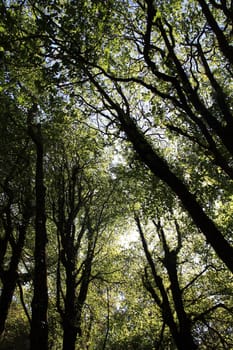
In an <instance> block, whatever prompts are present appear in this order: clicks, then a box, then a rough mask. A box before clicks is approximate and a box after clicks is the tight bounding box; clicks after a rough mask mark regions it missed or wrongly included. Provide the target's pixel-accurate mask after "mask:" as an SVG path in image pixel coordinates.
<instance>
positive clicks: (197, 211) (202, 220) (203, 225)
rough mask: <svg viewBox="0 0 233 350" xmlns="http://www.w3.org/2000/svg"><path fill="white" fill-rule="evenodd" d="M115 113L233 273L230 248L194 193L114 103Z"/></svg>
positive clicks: (137, 150) (231, 250)
mask: <svg viewBox="0 0 233 350" xmlns="http://www.w3.org/2000/svg"><path fill="white" fill-rule="evenodd" d="M115 108H116V109H117V112H118V117H119V120H120V122H121V125H122V129H123V130H124V131H125V133H126V135H127V137H128V139H129V140H130V141H131V143H132V144H133V147H134V149H135V151H136V152H137V153H138V155H139V156H140V158H141V160H142V162H143V163H144V164H146V165H147V166H148V168H149V169H150V170H151V171H152V173H153V174H154V175H155V176H157V177H159V178H160V179H161V180H162V181H164V182H165V183H166V184H167V185H168V186H169V187H170V188H171V189H172V190H173V192H174V193H175V194H176V195H177V196H178V198H179V199H180V200H181V202H182V204H183V206H184V208H185V209H186V210H187V211H188V212H189V214H190V216H191V217H192V219H193V221H194V223H195V224H196V226H197V227H198V228H200V230H201V231H202V232H203V234H204V235H205V237H206V240H207V242H208V243H209V244H210V245H211V246H212V247H213V249H214V250H215V252H216V253H217V255H218V256H219V258H220V259H221V260H222V261H223V262H224V263H225V264H226V266H227V267H228V268H229V270H230V271H231V272H232V273H233V248H232V247H231V245H230V244H229V243H228V242H227V240H226V239H225V238H224V236H223V235H222V233H221V232H220V231H219V230H218V228H217V227H216V225H215V224H214V222H213V221H212V220H211V219H210V218H209V217H208V216H207V214H206V213H205V212H204V210H203V209H202V207H201V205H200V204H199V203H198V202H197V200H196V198H195V196H194V195H193V194H192V193H191V192H189V190H188V188H187V187H186V185H185V184H184V182H182V180H180V179H179V178H178V177H177V176H176V175H175V174H174V173H173V172H172V171H171V170H170V169H169V166H168V164H167V163H166V162H165V160H164V159H162V158H161V157H160V156H159V155H157V154H156V152H155V150H154V149H153V147H152V145H151V144H150V143H149V142H148V141H147V139H146V138H145V136H144V135H143V133H142V132H141V131H140V130H139V129H138V128H137V126H136V124H135V123H134V122H133V120H131V118H130V117H129V116H128V115H126V114H125V113H124V112H123V111H122V110H121V109H120V107H118V106H115Z"/></svg>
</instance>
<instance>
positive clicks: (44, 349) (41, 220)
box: [28, 105, 48, 350]
mask: <svg viewBox="0 0 233 350" xmlns="http://www.w3.org/2000/svg"><path fill="white" fill-rule="evenodd" d="M36 112H37V106H36V105H34V106H33V108H32V110H31V111H30V114H29V120H28V132H29V135H30V137H31V139H32V140H33V142H34V144H35V147H36V181H35V190H36V217H35V248H34V260H35V266H34V278H33V283H34V294H33V299H32V322H31V334H30V341H31V345H30V348H31V350H48V321H47V309H48V288H47V262H46V244H47V232H46V213H45V195H46V189H45V185H44V168H43V157H44V148H43V139H42V133H41V128H40V125H39V124H38V125H33V124H32V122H33V120H32V118H33V117H34V114H36Z"/></svg>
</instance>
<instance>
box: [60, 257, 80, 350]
mask: <svg viewBox="0 0 233 350" xmlns="http://www.w3.org/2000/svg"><path fill="white" fill-rule="evenodd" d="M71 258H72V257H71ZM65 267H66V295H65V308H64V313H63V316H62V318H63V319H62V324H63V350H75V343H76V339H77V335H78V334H79V333H80V331H79V328H78V326H77V318H76V316H77V315H76V307H75V302H76V278H75V277H76V274H75V272H76V269H75V266H74V264H72V263H71V262H69V261H68V262H66V266H65Z"/></svg>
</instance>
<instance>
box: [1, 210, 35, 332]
mask: <svg viewBox="0 0 233 350" xmlns="http://www.w3.org/2000/svg"><path fill="white" fill-rule="evenodd" d="M24 214H26V215H24V218H23V221H24V222H23V223H22V224H21V226H20V227H19V228H18V230H19V237H18V240H17V242H12V244H11V245H12V257H11V262H10V266H9V269H8V270H7V271H3V272H2V274H3V276H2V284H3V285H2V291H1V297H0V336H1V334H2V333H3V332H4V329H5V323H6V319H7V316H8V312H9V308H10V305H11V301H12V298H13V294H14V291H15V287H16V284H17V279H18V272H17V269H18V265H19V261H20V257H21V253H22V250H23V247H24V242H25V237H26V231H27V225H28V219H29V217H27V209H26V210H25V213H24ZM8 218H9V219H10V212H9V213H8ZM8 225H9V226H8V227H6V229H8V230H9V231H10V232H11V231H12V230H13V228H12V226H11V220H10V221H8ZM10 235H11V234H9V239H10ZM11 239H12V238H11Z"/></svg>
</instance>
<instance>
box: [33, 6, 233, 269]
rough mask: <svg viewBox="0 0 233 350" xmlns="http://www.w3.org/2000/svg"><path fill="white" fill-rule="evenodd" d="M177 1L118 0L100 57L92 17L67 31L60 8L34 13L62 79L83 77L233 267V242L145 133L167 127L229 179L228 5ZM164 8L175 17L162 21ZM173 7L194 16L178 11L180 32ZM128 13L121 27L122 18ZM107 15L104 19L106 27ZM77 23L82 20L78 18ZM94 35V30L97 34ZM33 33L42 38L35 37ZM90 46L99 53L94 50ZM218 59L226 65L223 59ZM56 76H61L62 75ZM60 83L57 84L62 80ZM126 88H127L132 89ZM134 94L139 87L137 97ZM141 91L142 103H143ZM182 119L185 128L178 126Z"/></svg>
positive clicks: (114, 122)
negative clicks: (50, 13)
mask: <svg viewBox="0 0 233 350" xmlns="http://www.w3.org/2000/svg"><path fill="white" fill-rule="evenodd" d="M89 5H90V4H89V3H88V2H87V3H85V4H84V3H83V4H82V6H83V8H85V6H89ZM175 5H176V6H174V9H173V10H171V6H172V5H171V4H170V3H169V2H168V3H166V4H164V5H161V9H160V8H159V4H156V3H155V2H152V1H143V2H137V1H135V2H132V3H130V4H128V8H129V11H130V16H128V12H127V11H126V12H125V11H123V10H122V9H121V7H120V3H117V2H116V6H115V7H114V10H115V11H116V12H115V18H116V19H115V22H114V23H115V26H116V28H118V29H119V31H120V34H119V35H118V33H117V32H116V30H115V28H114V29H113V28H112V26H110V27H109V36H108V37H106V36H105V35H103V36H102V38H101V40H98V44H99V47H103V48H104V47H107V51H108V54H106V50H102V54H101V53H100V56H99V59H97V57H96V56H93V55H89V51H88V47H92V43H93V42H92V39H93V37H91V32H92V33H93V31H92V29H93V28H96V29H97V28H99V27H98V23H99V22H98V20H97V21H93V22H91V26H90V28H91V31H90V32H88V29H87V27H85V24H84V23H83V24H82V22H80V23H81V24H80V27H77V32H75V33H73V32H72V31H70V27H69V28H67V27H66V26H65V25H64V21H63V20H64V17H63V16H62V15H61V8H60V7H58V10H55V11H56V14H57V16H58V19H59V20H58V22H55V21H53V20H52V19H51V18H50V19H49V20H48V18H47V15H46V14H45V13H44V12H43V10H42V9H40V8H38V7H34V10H35V11H37V14H38V16H39V17H40V18H41V20H40V21H39V23H41V24H42V23H44V21H45V23H46V26H45V32H44V33H45V34H44V35H45V37H46V40H44V46H45V48H46V49H47V55H48V56H49V57H50V59H51V60H53V62H56V63H57V66H58V67H59V69H60V72H64V73H65V72H66V76H69V78H68V79H69V82H67V85H68V84H70V83H71V82H72V81H74V76H76V78H77V79H78V81H79V82H80V83H82V82H83V81H84V82H86V80H85V77H86V79H87V80H88V81H89V82H90V83H91V84H92V86H93V87H94V89H95V90H96V91H97V92H98V93H99V95H100V96H101V98H102V99H103V104H102V105H100V104H99V105H97V106H93V108H94V110H95V111H97V112H98V113H99V115H102V116H103V117H105V118H107V119H108V120H109V123H110V124H111V125H115V126H116V127H118V128H119V129H120V130H122V131H123V132H124V133H125V135H126V137H127V138H128V140H129V141H130V142H131V143H132V145H133V147H134V149H135V152H136V153H137V154H138V155H139V157H140V158H141V160H142V162H143V163H145V164H146V166H147V167H148V168H149V169H150V170H151V171H152V173H153V174H155V175H156V176H157V177H159V178H160V179H162V181H164V182H165V183H166V184H167V185H168V186H169V187H170V188H171V190H172V191H174V193H175V194H176V195H177V197H178V198H179V199H180V201H181V202H182V204H183V206H184V208H185V209H186V210H187V211H188V212H189V214H190V216H191V217H192V219H193V220H194V222H195V224H196V225H197V227H198V228H200V229H201V231H202V232H203V234H204V235H205V237H206V239H207V241H208V242H209V243H210V244H211V246H212V247H213V249H214V250H215V251H216V252H217V254H218V256H219V258H220V259H222V260H223V261H224V262H225V264H226V266H228V268H229V269H230V270H231V271H233V261H232V256H233V254H232V253H233V251H232V247H231V245H230V243H229V241H228V239H227V237H225V236H224V235H223V234H222V232H221V231H220V230H219V228H218V227H217V225H216V224H215V222H214V220H213V218H212V217H211V216H209V215H207V214H206V212H205V208H204V207H203V206H202V205H201V204H200V199H199V198H198V196H197V195H196V194H195V189H192V187H190V186H189V184H187V181H186V179H185V176H186V174H185V169H182V172H181V174H179V176H177V175H176V167H174V166H173V164H171V163H170V162H169V161H168V160H167V159H166V156H165V155H164V154H163V148H157V147H156V143H155V141H154V139H153V137H150V135H152V134H153V131H154V132H156V131H157V130H158V132H161V127H162V128H163V129H164V131H163V133H166V131H167V130H170V131H173V132H175V133H178V135H181V136H183V137H184V139H187V140H188V141H191V143H192V145H195V150H198V154H199V156H200V157H202V156H203V154H205V155H206V157H207V159H208V161H209V164H210V167H212V168H215V169H216V170H217V169H219V171H220V172H222V176H226V179H228V180H227V181H229V177H232V170H231V165H230V164H231V163H230V160H231V153H232V145H231V137H230V136H229V135H231V130H232V116H231V110H230V99H231V91H230V90H229V89H226V88H224V87H223V86H224V81H226V79H231V71H230V66H229V65H230V64H231V60H230V61H229V54H227V53H226V50H225V49H224V48H223V45H222V44H221V45H220V46H219V47H220V50H218V47H217V45H216V42H217V43H218V42H219V41H220V36H221V37H222V38H224V43H225V44H224V45H226V46H224V47H229V40H230V25H229V7H227V5H224V4H221V5H219V6H216V4H215V3H214V4H210V5H207V4H206V3H205V2H202V1H201V2H200V7H199V6H197V11H196V7H194V6H193V5H191V6H190V5H189V4H186V5H184V4H182V3H181V2H176V3H175ZM72 6H73V5H72V4H70V5H69V6H68V7H66V16H67V20H68V18H69V21H70V22H69V23H72V18H71V17H70V13H71V9H73V11H74V12H75V11H76V7H75V6H74V7H72ZM90 6H91V5H90ZM109 6H112V3H111V4H110V3H109ZM90 8H91V9H92V10H93V11H100V12H101V11H103V9H102V7H101V5H100V4H99V3H98V5H97V7H95V5H94V6H93V7H90ZM49 10H50V9H49ZM52 10H54V8H52ZM169 11H170V13H172V14H173V15H174V16H173V17H172V16H170V15H169V16H168V17H167V18H166V14H167V13H169ZM179 11H185V12H187V13H188V14H189V16H190V17H191V18H192V19H193V25H192V23H190V22H189V21H186V20H185V17H184V16H178V19H179V23H180V24H179V27H181V28H183V29H182V32H180V31H177V32H176V30H175V27H174V20H173V19H174V18H177V16H176V14H179ZM129 17H130V20H127V22H126V23H127V26H126V28H125V29H123V28H122V25H121V24H122V21H123V19H124V20H125V19H126V18H129ZM109 19H110V17H107V18H106V23H107V24H108V23H109ZM79 20H80V21H82V18H79ZM92 20H93V19H91V21H92ZM206 20H207V22H208V26H207V25H206ZM218 23H226V26H225V27H224V28H223V29H221V26H219V25H218ZM83 25H84V27H83ZM39 28H40V29H41V25H40V26H39ZM81 32H82V33H84V34H83V35H84V37H85V38H88V39H90V40H89V42H88V43H89V44H88V45H90V46H84V48H83V51H82V50H80V46H79V41H78V39H77V33H81ZM96 33H97V35H98V34H100V31H98V30H97V32H96ZM102 33H103V32H102ZM184 33H185V34H184ZM28 35H29V34H28ZM110 36H112V37H114V40H113V41H112V42H111V41H109V37H110ZM122 36H123V39H124V38H125V50H124V52H123V55H122V56H121V58H120V60H119V52H121V51H122V49H121V46H120V41H119V40H122ZM39 37H40V38H42V36H41V35H40V36H39ZM215 39H216V40H215ZM67 42H69V43H70V45H67ZM84 42H85V40H83V41H82V43H84ZM85 43H86V42H85ZM206 43H207V44H209V45H211V47H212V50H211V51H210V52H205V50H204V45H206ZM54 47H56V50H54V49H53V48H54ZM96 50H97V51H96V52H98V50H99V49H98V48H97V49H96ZM214 50H216V52H217V56H216V57H217V58H216V60H215V61H213V58H212V57H213V56H212V53H213V51H214ZM109 52H111V54H109ZM54 53H56V54H54ZM224 58H226V59H227V61H228V62H229V63H226V64H223V63H222V61H223V60H224ZM216 66H217V68H215V67H216ZM76 67H79V69H78V70H77V69H76ZM199 68H200V69H199ZM53 74H55V75H56V74H57V73H54V72H53ZM62 78H63V79H64V78H65V80H67V79H66V77H65V76H63V75H62ZM77 79H76V82H77ZM61 80H62V79H61ZM64 82H65V81H64V80H63V82H61V81H60V83H61V84H64ZM137 87H138V88H139V89H140V91H139V92H138V90H137ZM72 91H73V92H74V94H75V95H77V96H80V94H79V92H78V91H77V92H76V93H75V88H74V85H72ZM127 91H132V94H131V95H130V94H129V93H128V92H127ZM134 91H137V93H136V95H135V92H134ZM205 93H206V94H207V97H206V98H204V94H205ZM145 94H146V96H147V101H145V102H142V101H143V98H144V96H143V95H145ZM91 99H93V93H91V96H90V100H88V101H87V102H88V105H93V104H92V102H91ZM144 99H145V98H144ZM148 99H149V100H148ZM85 100H86V98H85ZM165 101H167V105H165ZM148 107H149V108H148ZM107 111H108V112H107ZM133 111H136V113H134V112H133ZM156 114H158V116H156ZM173 120H175V121H176V120H178V123H177V122H174V124H173ZM183 122H184V123H185V125H186V129H184V128H183V127H182V123H183ZM143 123H145V124H148V126H149V129H148V132H149V133H148V132H146V131H145V130H144V128H143V126H142V125H143ZM157 124H158V125H157ZM167 143H169V140H168V141H167ZM216 166H217V167H216ZM224 173H225V174H224Z"/></svg>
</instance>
